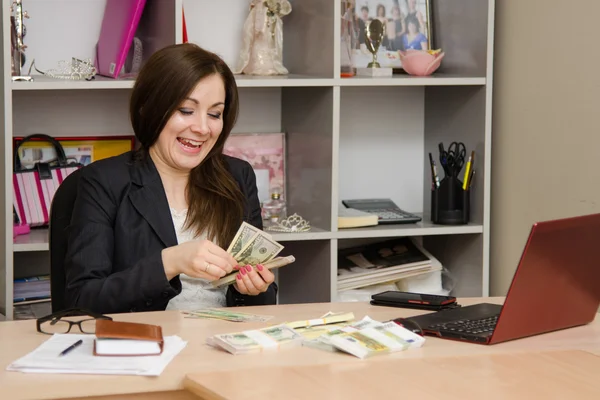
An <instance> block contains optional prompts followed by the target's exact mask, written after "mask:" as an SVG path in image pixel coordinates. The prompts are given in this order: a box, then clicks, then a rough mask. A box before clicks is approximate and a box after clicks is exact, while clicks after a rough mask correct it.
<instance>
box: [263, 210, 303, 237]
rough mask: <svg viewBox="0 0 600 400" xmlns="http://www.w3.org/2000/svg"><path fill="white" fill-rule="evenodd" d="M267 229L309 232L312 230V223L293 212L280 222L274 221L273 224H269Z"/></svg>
mask: <svg viewBox="0 0 600 400" xmlns="http://www.w3.org/2000/svg"><path fill="white" fill-rule="evenodd" d="M266 230H268V231H275V232H286V233H290V232H308V231H310V223H309V222H308V221H307V220H305V219H304V218H302V217H301V216H299V215H298V214H293V215H290V216H289V217H287V218H286V219H283V220H281V221H280V222H274V223H273V224H272V225H269V226H268V227H267V228H266Z"/></svg>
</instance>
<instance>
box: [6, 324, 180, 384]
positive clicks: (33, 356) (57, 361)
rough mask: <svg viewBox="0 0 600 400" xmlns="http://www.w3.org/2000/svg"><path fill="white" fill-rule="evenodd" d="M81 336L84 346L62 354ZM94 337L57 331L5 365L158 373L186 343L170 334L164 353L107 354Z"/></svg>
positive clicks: (37, 369)
mask: <svg viewBox="0 0 600 400" xmlns="http://www.w3.org/2000/svg"><path fill="white" fill-rule="evenodd" d="M79 339H81V340H82V341H83V343H82V344H81V346H79V347H77V348H76V349H74V350H73V351H71V352H70V353H68V354H66V355H64V356H62V357H59V353H60V352H61V351H63V350H64V349H66V348H67V347H69V346H70V345H72V344H73V343H75V342H76V341H78V340H79ZM94 339H95V336H94V335H77V334H55V335H53V336H52V337H50V339H48V340H47V341H45V342H44V343H42V344H41V345H40V346H39V347H38V348H37V349H35V350H34V351H32V352H31V353H29V354H27V355H25V356H23V357H21V358H19V359H18V360H15V361H14V362H12V363H11V364H10V365H9V366H8V367H6V369H7V370H8V371H20V372H28V373H60V374H110V375H146V376H158V375H160V374H161V373H162V371H163V370H164V369H165V367H166V366H167V365H168V364H169V363H170V362H171V360H173V358H175V356H176V355H177V354H179V352H180V351H181V350H183V349H184V348H185V346H186V345H187V342H185V341H183V340H182V339H181V338H180V337H179V336H167V337H165V338H164V340H165V343H164V348H163V352H162V354H161V355H158V356H132V357H116V356H110V357H105V356H94V354H93V349H94Z"/></svg>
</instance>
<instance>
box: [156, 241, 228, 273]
mask: <svg viewBox="0 0 600 400" xmlns="http://www.w3.org/2000/svg"><path fill="white" fill-rule="evenodd" d="M162 260H163V266H164V269H165V274H166V275H167V279H168V280H171V279H173V278H174V277H175V276H177V275H179V274H182V273H183V274H186V275H188V276H191V277H193V278H203V279H208V280H210V281H213V280H215V279H219V278H222V277H223V276H225V275H227V274H228V273H230V272H231V271H233V268H234V267H237V261H235V259H234V258H233V256H232V255H231V254H229V253H227V252H226V251H225V250H223V249H222V248H220V247H219V246H217V245H216V244H214V243H213V242H211V241H210V240H193V241H190V242H185V243H182V244H179V245H177V246H173V247H169V248H166V249H164V250H163V251H162Z"/></svg>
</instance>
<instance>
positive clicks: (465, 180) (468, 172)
mask: <svg viewBox="0 0 600 400" xmlns="http://www.w3.org/2000/svg"><path fill="white" fill-rule="evenodd" d="M474 158H475V151H472V152H471V155H470V156H469V160H468V161H467V165H466V167H465V176H464V177H463V190H467V188H468V187H469V182H468V180H469V178H470V177H471V165H472V164H473V161H474Z"/></svg>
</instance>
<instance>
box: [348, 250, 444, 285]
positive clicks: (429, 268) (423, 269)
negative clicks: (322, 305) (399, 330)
mask: <svg viewBox="0 0 600 400" xmlns="http://www.w3.org/2000/svg"><path fill="white" fill-rule="evenodd" d="M441 269H442V264H441V263H440V262H439V261H438V260H437V259H436V258H435V257H433V255H431V253H429V252H428V251H427V250H425V249H424V248H423V247H422V246H421V245H420V244H418V243H417V242H416V241H414V240H413V239H412V238H398V239H392V240H388V241H385V242H381V243H372V244H369V245H365V246H359V247H352V248H348V249H343V250H340V254H339V265H338V274H337V275H338V278H337V282H338V291H344V290H350V289H358V288H362V287H366V286H371V285H377V284H383V283H392V282H397V281H399V280H401V279H405V278H409V277H413V276H417V275H421V274H427V273H430V272H434V271H440V270H441Z"/></svg>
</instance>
